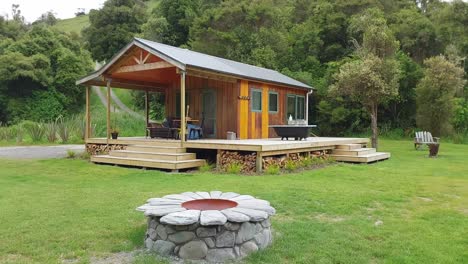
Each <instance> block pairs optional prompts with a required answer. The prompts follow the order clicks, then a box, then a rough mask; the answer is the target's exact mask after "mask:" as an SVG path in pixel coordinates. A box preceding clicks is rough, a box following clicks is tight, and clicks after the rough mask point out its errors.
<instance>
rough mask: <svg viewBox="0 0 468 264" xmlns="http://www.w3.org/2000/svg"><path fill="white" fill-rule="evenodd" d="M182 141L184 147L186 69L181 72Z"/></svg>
mask: <svg viewBox="0 0 468 264" xmlns="http://www.w3.org/2000/svg"><path fill="white" fill-rule="evenodd" d="M180 115H181V117H180V121H181V122H180V134H181V135H180V141H181V143H182V147H183V146H184V143H185V130H186V128H187V127H186V124H185V119H186V116H185V71H184V70H183V71H181V74H180Z"/></svg>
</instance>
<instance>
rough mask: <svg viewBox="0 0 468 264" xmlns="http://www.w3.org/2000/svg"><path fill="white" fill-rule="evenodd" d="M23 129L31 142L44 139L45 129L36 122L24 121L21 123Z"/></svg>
mask: <svg viewBox="0 0 468 264" xmlns="http://www.w3.org/2000/svg"><path fill="white" fill-rule="evenodd" d="M21 125H22V126H23V127H24V130H25V131H26V133H28V135H29V137H31V140H32V141H33V142H40V141H42V139H43V138H44V135H45V128H44V125H43V124H41V123H37V122H31V121H24V122H22V123H21Z"/></svg>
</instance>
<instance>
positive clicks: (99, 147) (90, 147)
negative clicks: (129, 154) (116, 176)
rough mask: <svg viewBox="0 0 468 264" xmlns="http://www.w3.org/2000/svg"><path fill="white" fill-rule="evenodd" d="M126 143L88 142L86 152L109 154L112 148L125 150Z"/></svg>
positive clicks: (90, 153) (93, 154) (92, 154)
mask: <svg viewBox="0 0 468 264" xmlns="http://www.w3.org/2000/svg"><path fill="white" fill-rule="evenodd" d="M126 148H127V146H125V145H107V144H86V152H88V153H89V155H91V156H95V155H103V154H108V153H109V151H111V150H124V149H126Z"/></svg>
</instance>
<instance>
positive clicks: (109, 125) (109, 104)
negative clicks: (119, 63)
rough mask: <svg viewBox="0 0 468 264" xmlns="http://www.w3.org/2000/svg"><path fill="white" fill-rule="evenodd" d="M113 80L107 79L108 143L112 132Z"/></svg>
mask: <svg viewBox="0 0 468 264" xmlns="http://www.w3.org/2000/svg"><path fill="white" fill-rule="evenodd" d="M110 85H111V80H110V79H108V80H107V144H109V139H110V134H111V121H110V120H111V87H110Z"/></svg>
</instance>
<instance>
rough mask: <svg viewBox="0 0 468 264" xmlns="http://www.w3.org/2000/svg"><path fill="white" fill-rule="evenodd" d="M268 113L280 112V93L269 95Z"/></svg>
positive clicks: (270, 93)
mask: <svg viewBox="0 0 468 264" xmlns="http://www.w3.org/2000/svg"><path fill="white" fill-rule="evenodd" d="M268 112H271V113H277V112H278V93H277V92H269V93H268Z"/></svg>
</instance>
